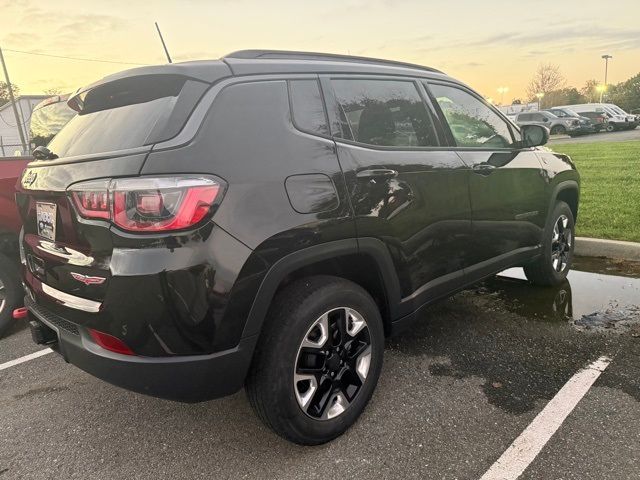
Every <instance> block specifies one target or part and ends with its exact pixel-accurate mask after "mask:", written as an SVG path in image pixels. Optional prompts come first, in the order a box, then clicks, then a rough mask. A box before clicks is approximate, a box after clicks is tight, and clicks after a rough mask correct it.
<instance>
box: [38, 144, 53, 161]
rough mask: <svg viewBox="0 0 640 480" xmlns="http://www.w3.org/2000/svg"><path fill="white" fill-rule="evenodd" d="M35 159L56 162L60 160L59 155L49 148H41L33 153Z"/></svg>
mask: <svg viewBox="0 0 640 480" xmlns="http://www.w3.org/2000/svg"><path fill="white" fill-rule="evenodd" d="M33 158H35V159H36V160H55V159H56V158H58V155H56V154H55V153H53V152H52V151H51V150H49V149H48V148H47V147H43V146H40V147H37V148H36V149H35V150H34V151H33Z"/></svg>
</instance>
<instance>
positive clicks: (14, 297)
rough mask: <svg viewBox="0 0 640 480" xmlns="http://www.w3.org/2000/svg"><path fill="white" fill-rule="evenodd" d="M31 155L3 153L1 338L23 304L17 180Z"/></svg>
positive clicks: (0, 169) (0, 160) (0, 194)
mask: <svg viewBox="0 0 640 480" xmlns="http://www.w3.org/2000/svg"><path fill="white" fill-rule="evenodd" d="M30 160H33V159H32V158H30V157H0V338H1V337H2V336H3V335H5V334H6V333H7V331H8V330H9V329H10V328H11V326H12V325H13V321H14V319H13V311H14V310H15V309H16V308H19V307H21V306H22V302H23V297H24V292H23V291H22V286H21V284H20V268H19V266H20V260H19V254H18V234H19V232H20V227H21V226H22V221H21V219H20V215H19V214H18V209H17V208H16V204H15V201H14V196H15V192H16V183H17V181H18V178H19V177H20V174H21V173H22V170H23V169H24V167H25V166H26V165H27V163H29V161H30Z"/></svg>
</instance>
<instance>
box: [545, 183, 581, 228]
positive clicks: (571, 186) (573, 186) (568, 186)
mask: <svg viewBox="0 0 640 480" xmlns="http://www.w3.org/2000/svg"><path fill="white" fill-rule="evenodd" d="M563 190H575V191H576V193H577V194H578V202H579V201H580V185H579V184H578V182H577V181H576V180H564V181H562V182H559V183H558V184H557V185H555V186H554V187H553V190H552V191H551V196H550V198H549V200H550V201H549V211H548V212H547V220H549V216H550V215H551V212H552V210H553V208H552V207H553V205H555V204H556V201H557V199H558V194H559V193H560V192H561V191H563Z"/></svg>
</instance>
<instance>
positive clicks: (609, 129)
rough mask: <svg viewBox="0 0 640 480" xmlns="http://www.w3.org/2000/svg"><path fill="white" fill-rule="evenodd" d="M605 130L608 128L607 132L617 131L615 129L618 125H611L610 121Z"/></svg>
mask: <svg viewBox="0 0 640 480" xmlns="http://www.w3.org/2000/svg"><path fill="white" fill-rule="evenodd" d="M605 130H606V131H607V132H615V131H616V127H615V125H611V124H610V123H609V124H607V127H606V128H605Z"/></svg>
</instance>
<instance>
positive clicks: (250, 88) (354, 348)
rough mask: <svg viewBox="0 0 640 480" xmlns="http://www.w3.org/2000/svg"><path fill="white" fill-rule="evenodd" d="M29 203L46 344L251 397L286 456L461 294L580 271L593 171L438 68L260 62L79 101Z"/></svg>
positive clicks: (332, 419)
mask: <svg viewBox="0 0 640 480" xmlns="http://www.w3.org/2000/svg"><path fill="white" fill-rule="evenodd" d="M68 104H69V106H70V107H71V108H73V109H74V110H75V111H76V112H77V115H76V116H74V117H73V118H72V119H71V121H70V122H69V123H68V124H67V125H66V126H65V127H64V128H63V129H62V130H61V131H60V133H59V134H58V135H57V136H56V137H55V138H54V139H53V140H52V141H51V142H50V143H49V144H48V146H47V147H41V148H40V153H39V157H38V158H39V160H37V161H34V162H32V163H31V164H30V165H29V166H28V168H27V169H26V170H25V172H24V174H23V176H22V177H21V180H20V185H19V192H18V194H17V202H18V206H19V210H20V213H21V216H22V219H23V221H24V228H23V232H22V234H21V242H20V243H21V260H22V265H23V273H24V284H25V289H26V296H25V305H26V306H27V308H28V309H29V312H30V313H29V318H30V325H31V330H32V335H33V337H34V339H35V341H36V342H38V343H41V344H47V345H50V346H51V347H52V348H53V349H54V350H56V351H57V352H58V353H60V355H61V356H62V357H63V358H64V359H65V360H66V361H67V362H70V363H72V364H74V365H76V366H78V367H79V368H81V369H83V370H85V371H87V372H89V373H91V374H92V375H95V376H96V377H99V378H101V379H103V380H105V381H107V382H111V383H112V384H114V385H118V386H120V387H124V388H127V389H130V390H133V391H136V392H140V393H144V394H148V395H153V396H157V397H161V398H166V399H172V400H178V401H185V402H195V401H201V400H206V399H211V398H216V397H221V396H224V395H229V394H232V393H234V392H236V391H238V390H240V389H241V388H242V387H243V386H244V387H245V388H246V391H247V395H248V397H249V400H250V402H251V405H252V406H253V408H254V410H255V412H256V413H257V414H258V416H259V417H260V418H261V419H262V420H263V421H264V422H265V423H266V424H267V425H268V426H269V427H270V428H271V429H273V430H274V431H275V432H276V433H278V434H279V435H281V436H283V437H284V438H286V439H288V440H291V441H293V442H297V443H301V444H319V443H323V442H327V441H329V440H331V439H333V438H335V437H337V436H338V435H340V434H341V433H343V432H344V431H345V430H346V429H347V428H348V427H349V426H350V425H352V424H353V423H354V422H355V421H356V419H357V418H358V417H359V415H360V414H361V413H362V411H363V410H364V408H365V406H366V404H367V403H368V401H369V399H370V398H371V396H372V394H373V391H374V388H375V386H376V383H377V381H378V376H379V375H380V371H381V367H382V357H383V350H384V342H385V337H386V336H388V335H391V334H392V333H394V332H396V331H398V330H400V329H402V328H406V327H407V326H409V325H410V324H411V322H412V321H413V319H414V318H416V317H419V316H420V312H421V311H422V309H423V308H424V307H425V306H427V305H429V304H431V303H432V302H435V301H437V300H438V299H441V298H443V297H446V296H448V295H450V294H452V293H454V292H456V291H459V290H461V289H463V288H465V287H466V286H468V285H470V284H473V283H476V282H478V281H481V280H482V279H484V278H486V277H489V276H491V275H494V274H496V273H497V272H500V271H501V270H503V269H505V268H508V267H513V266H522V267H524V271H525V273H526V275H527V277H528V278H529V279H530V281H531V282H532V283H534V284H539V285H553V284H558V283H559V282H561V281H562V280H563V279H564V278H565V276H566V275H567V272H568V270H569V268H570V266H571V261H572V253H573V247H574V222H575V219H576V216H577V210H578V196H579V177H578V173H577V172H576V169H575V167H574V165H573V163H572V162H571V160H570V159H569V158H568V157H567V156H564V155H560V154H556V153H553V152H551V151H549V150H547V149H541V148H538V146H540V145H543V144H544V143H545V142H546V141H547V139H548V133H549V132H548V130H547V129H546V128H545V127H542V126H538V125H525V126H522V127H518V126H516V125H514V124H513V123H512V122H510V121H509V120H508V119H507V118H506V117H504V116H503V115H502V114H501V113H500V112H499V111H497V110H496V109H495V108H494V107H493V106H491V105H490V104H488V103H487V102H486V101H485V100H484V99H483V98H482V97H481V96H480V95H478V94H477V93H475V92H474V91H473V90H472V89H470V88H469V87H467V86H466V85H464V84H462V83H461V82H459V81H457V80H455V79H453V78H451V77H449V76H447V75H445V74H443V73H441V72H439V71H437V70H434V69H431V68H426V67H422V66H417V65H411V64H405V63H400V62H393V61H386V60H376V59H370V58H361V57H348V56H340V55H329V54H317V53H303V52H281V51H264V50H250V51H240V52H236V53H232V54H230V55H228V56H226V57H224V58H222V59H221V60H215V61H199V62H187V63H180V64H169V65H162V66H149V67H142V68H137V69H133V70H128V71H124V72H122V73H118V74H115V75H111V76H109V77H106V78H104V79H102V80H100V81H98V82H96V83H94V84H92V85H89V86H87V87H85V88H82V89H80V90H79V91H78V92H77V93H75V94H74V95H72V96H71V97H70V98H69V100H68Z"/></svg>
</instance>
